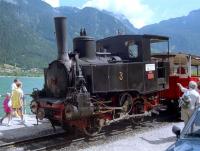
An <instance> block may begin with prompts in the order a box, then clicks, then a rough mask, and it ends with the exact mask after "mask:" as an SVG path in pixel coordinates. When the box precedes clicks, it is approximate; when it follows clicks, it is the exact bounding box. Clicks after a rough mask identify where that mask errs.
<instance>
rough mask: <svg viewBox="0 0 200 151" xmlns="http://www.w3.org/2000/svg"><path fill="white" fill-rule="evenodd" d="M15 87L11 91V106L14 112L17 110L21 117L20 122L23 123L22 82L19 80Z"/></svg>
mask: <svg viewBox="0 0 200 151" xmlns="http://www.w3.org/2000/svg"><path fill="white" fill-rule="evenodd" d="M16 86H17V88H16V89H14V90H13V91H12V95H11V100H12V108H13V111H14V112H17V113H18V114H19V116H20V118H21V122H22V123H24V119H23V91H22V89H21V86H22V83H21V82H20V81H18V82H17V84H16Z"/></svg>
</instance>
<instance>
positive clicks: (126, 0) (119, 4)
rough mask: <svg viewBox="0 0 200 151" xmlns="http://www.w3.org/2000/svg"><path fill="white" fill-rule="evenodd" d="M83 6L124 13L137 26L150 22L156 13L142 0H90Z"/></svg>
mask: <svg viewBox="0 0 200 151" xmlns="http://www.w3.org/2000/svg"><path fill="white" fill-rule="evenodd" d="M82 7H95V8H97V9H100V10H107V11H111V12H113V13H116V14H119V13H120V14H123V15H124V16H126V17H127V18H128V19H129V21H130V22H131V23H132V24H133V25H134V26H135V27H137V28H140V27H143V26H144V25H147V24H149V23H150V22H151V19H152V17H153V15H154V13H153V11H152V10H151V9H150V8H149V6H148V5H145V4H142V2H141V0H88V1H87V2H86V3H85V4H84V5H83V6H82Z"/></svg>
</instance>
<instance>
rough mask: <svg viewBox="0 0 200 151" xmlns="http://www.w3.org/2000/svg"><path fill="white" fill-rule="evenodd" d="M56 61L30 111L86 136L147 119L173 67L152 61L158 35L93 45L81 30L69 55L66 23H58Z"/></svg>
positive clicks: (111, 39) (119, 38)
mask: <svg viewBox="0 0 200 151" xmlns="http://www.w3.org/2000/svg"><path fill="white" fill-rule="evenodd" d="M55 30H56V38H57V46H58V58H57V60H54V61H53V62H51V63H50V64H49V66H48V68H46V69H44V77H45V83H44V88H43V90H41V91H39V90H34V92H33V95H32V96H33V101H32V102H31V110H32V112H33V113H35V114H36V117H37V118H38V119H40V120H42V119H43V118H48V119H49V120H50V121H51V122H52V124H53V125H61V126H62V127H63V128H66V127H68V126H75V127H77V128H79V129H81V130H83V131H84V132H85V133H86V134H87V135H95V134H97V133H98V132H99V131H100V130H101V128H102V127H103V126H105V125H109V124H110V123H113V122H116V121H119V120H123V119H128V118H136V117H142V116H146V115H149V114H150V113H151V112H152V111H154V109H155V108H156V107H157V105H159V97H158V93H157V92H158V91H160V90H164V89H166V88H168V74H169V71H168V70H169V64H168V62H163V61H160V62H158V61H152V60H151V44H155V43H158V42H163V41H166V42H168V37H164V36H157V35H117V36H113V37H108V38H105V39H101V40H98V41H95V40H94V38H92V37H89V36H87V35H86V31H85V30H81V32H80V36H79V37H76V38H74V39H73V52H71V53H69V52H66V50H67V43H66V35H67V34H66V18H65V17H56V18H55Z"/></svg>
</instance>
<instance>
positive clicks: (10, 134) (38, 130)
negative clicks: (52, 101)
mask: <svg viewBox="0 0 200 151" xmlns="http://www.w3.org/2000/svg"><path fill="white" fill-rule="evenodd" d="M24 119H25V122H24V123H21V120H20V118H17V117H14V118H13V119H12V121H11V123H10V126H7V125H6V123H7V119H5V120H4V121H3V123H2V125H0V143H5V142H12V141H15V140H17V141H19V140H22V139H26V138H32V137H37V136H42V135H47V134H52V133H57V132H62V131H63V129H62V128H60V127H56V132H54V131H53V128H52V126H51V123H50V122H49V121H48V120H47V119H44V120H42V121H39V124H38V125H37V121H36V118H35V115H25V116H24Z"/></svg>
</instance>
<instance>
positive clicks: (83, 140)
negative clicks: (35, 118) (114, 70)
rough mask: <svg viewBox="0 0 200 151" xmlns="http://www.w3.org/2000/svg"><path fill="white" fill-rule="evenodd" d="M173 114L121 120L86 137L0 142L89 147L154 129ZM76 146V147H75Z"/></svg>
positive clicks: (11, 146)
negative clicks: (137, 119) (137, 122)
mask: <svg viewBox="0 0 200 151" xmlns="http://www.w3.org/2000/svg"><path fill="white" fill-rule="evenodd" d="M170 119H171V116H166V115H164V117H162V116H161V117H160V116H159V117H157V118H155V117H153V118H152V117H148V118H146V119H144V121H142V122H140V124H136V123H134V122H130V120H124V121H120V122H118V123H115V124H111V125H110V126H106V127H105V128H103V130H102V132H101V133H99V134H98V135H97V136H95V137H86V136H84V135H83V134H82V133H80V132H77V133H75V134H76V135H69V134H67V133H56V134H51V135H46V136H40V137H35V138H31V139H24V140H20V141H16V142H9V143H5V144H0V150H2V151H10V150H20V151H21V150H33V151H40V150H57V149H62V148H65V149H66V150H77V149H80V148H87V147H88V146H92V145H95V144H101V143H104V142H106V141H109V140H110V139H113V138H117V139H119V138H120V137H121V138H123V137H127V135H136V134H137V133H138V132H141V131H146V130H149V129H153V128H156V127H159V126H162V125H165V124H167V123H169V122H163V120H164V121H167V120H170ZM73 148H74V149H73Z"/></svg>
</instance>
